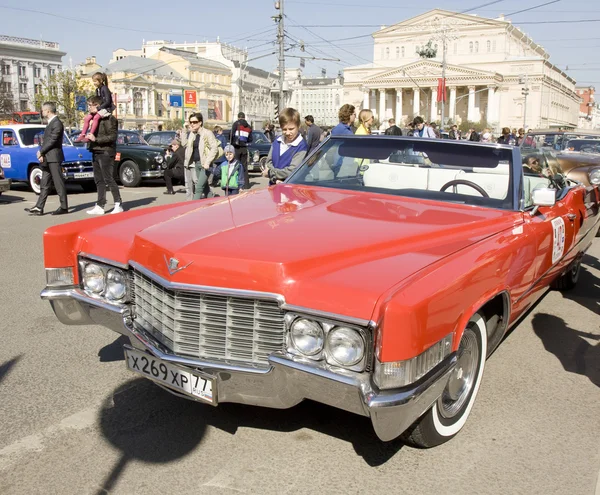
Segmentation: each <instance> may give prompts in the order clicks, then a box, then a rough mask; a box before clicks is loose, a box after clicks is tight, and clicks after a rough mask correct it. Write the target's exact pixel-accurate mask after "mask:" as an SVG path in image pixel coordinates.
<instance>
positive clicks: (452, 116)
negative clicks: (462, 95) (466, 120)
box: [448, 86, 456, 124]
mask: <svg viewBox="0 0 600 495" xmlns="http://www.w3.org/2000/svg"><path fill="white" fill-rule="evenodd" d="M448 118H450V119H452V123H453V124H456V86H452V87H451V88H450V109H449V113H448Z"/></svg>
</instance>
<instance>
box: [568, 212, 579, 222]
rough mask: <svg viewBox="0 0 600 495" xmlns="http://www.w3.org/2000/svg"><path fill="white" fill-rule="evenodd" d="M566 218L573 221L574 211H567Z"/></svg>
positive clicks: (574, 217) (575, 216)
mask: <svg viewBox="0 0 600 495" xmlns="http://www.w3.org/2000/svg"><path fill="white" fill-rule="evenodd" d="M567 218H568V219H569V220H571V222H574V221H575V219H576V218H577V215H575V213H567Z"/></svg>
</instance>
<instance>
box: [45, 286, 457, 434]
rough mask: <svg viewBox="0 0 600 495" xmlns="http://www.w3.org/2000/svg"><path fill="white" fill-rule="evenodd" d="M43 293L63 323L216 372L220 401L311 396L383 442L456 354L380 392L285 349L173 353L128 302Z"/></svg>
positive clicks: (432, 391) (75, 292)
mask: <svg viewBox="0 0 600 495" xmlns="http://www.w3.org/2000/svg"><path fill="white" fill-rule="evenodd" d="M41 297H42V299H46V300H48V301H49V302H50V304H51V306H52V309H53V310H54V313H55V314H56V316H57V318H58V319H59V320H60V321H61V322H62V323H64V324H66V325H96V324H97V325H103V326H105V327H107V328H109V329H111V330H113V331H115V332H117V333H120V334H122V335H125V336H127V337H128V338H129V340H130V342H131V345H132V346H133V347H134V348H136V349H139V350H141V351H144V352H148V353H150V354H153V355H154V356H155V357H157V358H159V359H162V360H164V361H168V362H171V363H173V364H177V365H179V366H185V367H188V368H193V369H197V370H199V371H202V372H204V373H206V374H209V375H212V376H214V377H215V378H216V384H217V398H218V402H219V403H221V402H236V403H240V404H248V405H255V406H263V407H272V408H277V409H286V408H290V407H293V406H295V405H296V404H298V403H300V402H301V401H303V400H305V399H310V400H314V401H316V402H321V403H323V404H327V405H330V406H334V407H337V408H339V409H343V410H345V411H349V412H352V413H356V414H359V415H361V416H368V417H370V418H371V421H372V423H373V427H374V429H375V432H376V434H377V436H378V437H379V438H380V439H381V440H383V441H389V440H393V439H394V438H396V437H398V436H399V435H400V434H402V433H403V432H404V431H405V430H406V429H407V428H408V427H409V426H410V425H411V424H412V423H414V422H415V421H416V420H417V419H418V418H419V417H420V416H421V415H422V414H423V413H425V412H426V411H427V410H428V409H429V408H430V407H431V405H432V404H433V403H434V402H435V401H436V400H437V399H438V397H439V396H440V395H441V394H442V391H443V390H444V388H445V386H446V383H447V381H448V377H449V374H450V372H451V371H452V369H453V368H454V365H455V364H456V354H455V353H452V354H451V355H450V356H448V357H447V358H446V359H445V360H444V361H443V362H442V363H440V364H439V365H438V366H436V367H435V368H434V369H433V370H432V371H431V372H430V373H429V374H428V375H427V376H425V377H424V378H422V379H421V380H420V381H419V382H417V383H415V384H413V385H411V386H409V387H405V388H403V389H398V390H386V391H379V390H378V389H377V388H376V387H375V386H374V385H373V383H372V381H371V375H370V374H369V373H360V374H359V373H352V372H347V373H346V374H342V373H339V372H333V371H331V370H329V369H327V368H325V367H323V366H319V365H317V364H316V363H307V362H304V361H299V360H298V359H297V358H295V357H294V356H291V355H288V354H287V353H284V352H276V353H273V354H271V356H270V357H269V364H270V368H268V369H266V370H263V369H261V370H257V369H252V368H243V367H239V366H234V365H229V364H224V363H215V362H204V361H198V360H194V359H187V358H183V357H180V356H174V355H172V354H169V353H167V352H166V350H165V349H161V346H160V344H159V343H157V342H155V341H154V340H153V339H152V338H151V337H149V336H148V335H147V334H146V333H144V332H143V330H141V329H138V328H136V326H135V324H134V321H133V320H132V318H131V316H130V312H129V308H128V307H126V306H116V305H112V304H107V303H105V302H103V301H100V300H98V299H95V298H93V297H90V296H88V295H87V294H85V293H84V292H83V291H81V290H79V289H60V290H57V289H45V290H44V291H42V294H41ZM169 391H171V392H173V393H175V394H176V395H181V394H179V393H178V392H175V391H173V390H169ZM187 398H189V397H187Z"/></svg>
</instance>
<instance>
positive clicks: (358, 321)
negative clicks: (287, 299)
mask: <svg viewBox="0 0 600 495" xmlns="http://www.w3.org/2000/svg"><path fill="white" fill-rule="evenodd" d="M281 309H284V310H286V311H294V312H296V313H303V314H306V315H311V316H316V317H317V318H324V319H328V320H334V321H339V322H342V323H349V324H351V325H356V326H359V327H367V326H369V324H370V323H371V321H370V320H364V319H362V318H355V317H353V316H344V315H339V314H336V313H329V312H327V311H320V310H318V309H310V308H304V307H302V306H294V305H293V304H286V303H284V304H282V306H281Z"/></svg>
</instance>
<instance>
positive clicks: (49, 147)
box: [25, 101, 69, 216]
mask: <svg viewBox="0 0 600 495" xmlns="http://www.w3.org/2000/svg"><path fill="white" fill-rule="evenodd" d="M42 116H43V117H44V118H46V119H47V120H48V124H47V125H46V129H45V131H44V139H43V143H42V146H41V147H40V149H39V151H38V152H37V157H38V160H39V161H40V165H41V167H42V181H41V183H40V195H39V197H38V200H37V203H36V204H35V206H34V207H33V208H25V211H26V212H28V213H29V214H30V215H35V216H41V215H43V214H44V206H45V204H46V199H48V194H50V188H51V187H52V184H54V188H55V189H56V193H57V194H58V197H59V199H60V207H59V208H58V209H57V210H56V211H54V212H52V214H53V215H64V214H65V213H68V212H69V210H68V208H69V205H68V202H67V190H66V188H65V181H64V179H63V175H62V172H61V164H62V162H63V161H64V159H65V155H64V154H63V149H62V145H63V134H64V132H65V128H64V126H63V124H62V122H61V121H60V119H59V118H58V117H57V116H56V104H55V103H54V102H51V101H48V102H46V103H44V104H43V105H42Z"/></svg>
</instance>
